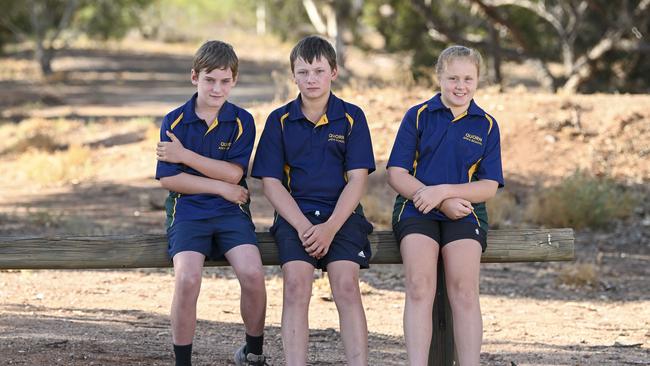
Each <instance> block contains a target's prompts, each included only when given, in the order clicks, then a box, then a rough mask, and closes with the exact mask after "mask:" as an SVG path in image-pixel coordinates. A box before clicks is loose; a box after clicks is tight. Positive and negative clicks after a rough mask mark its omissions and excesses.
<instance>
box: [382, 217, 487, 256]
mask: <svg viewBox="0 0 650 366" xmlns="http://www.w3.org/2000/svg"><path fill="white" fill-rule="evenodd" d="M393 232H394V233H395V238H396V239H397V242H398V243H400V244H401V243H402V239H404V237H405V236H407V235H408V234H422V235H425V236H428V237H430V238H431V239H433V240H435V241H436V243H438V245H440V249H442V247H444V246H445V245H447V244H449V243H451V242H452V241H456V240H461V239H473V240H476V241H477V242H478V243H479V244H480V245H481V250H482V251H483V252H485V249H487V231H485V230H483V229H482V228H480V227H478V226H477V225H476V224H472V223H470V222H463V221H434V220H431V219H427V218H423V217H409V218H408V219H404V220H402V221H400V222H398V223H397V225H396V226H395V227H394V228H393Z"/></svg>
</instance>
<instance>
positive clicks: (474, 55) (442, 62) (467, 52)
mask: <svg viewBox="0 0 650 366" xmlns="http://www.w3.org/2000/svg"><path fill="white" fill-rule="evenodd" d="M459 58H466V59H469V60H470V61H471V62H472V63H474V65H476V71H478V75H479V76H480V75H481V64H482V63H483V58H482V57H481V53H480V52H478V51H477V50H475V49H473V48H469V47H465V46H459V45H454V46H449V47H447V48H445V49H444V50H443V51H442V52H441V53H440V56H438V62H436V74H437V75H438V77H440V74H442V72H443V71H445V69H446V68H447V65H448V64H449V63H450V62H451V61H452V60H455V59H459Z"/></svg>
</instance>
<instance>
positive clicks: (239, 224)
mask: <svg viewBox="0 0 650 366" xmlns="http://www.w3.org/2000/svg"><path fill="white" fill-rule="evenodd" d="M167 240H168V242H169V247H168V253H169V256H170V257H171V258H173V257H174V255H176V254H177V253H180V252H184V251H193V252H199V253H201V254H203V255H204V256H206V257H207V258H208V259H212V260H217V259H222V258H223V255H224V254H225V253H226V252H227V251H229V250H230V249H232V248H234V247H236V246H238V245H242V244H254V245H257V236H256V235H255V226H254V225H253V222H252V221H251V219H250V217H249V216H248V215H246V214H245V213H243V212H241V213H236V214H231V215H223V216H219V217H214V218H209V219H202V220H188V221H177V222H175V223H174V224H173V225H172V226H171V227H169V228H168V229H167Z"/></svg>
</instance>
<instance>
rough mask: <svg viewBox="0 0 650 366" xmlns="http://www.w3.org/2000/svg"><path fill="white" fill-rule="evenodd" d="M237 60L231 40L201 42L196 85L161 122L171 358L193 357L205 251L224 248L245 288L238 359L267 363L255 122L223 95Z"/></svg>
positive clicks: (219, 252)
mask: <svg viewBox="0 0 650 366" xmlns="http://www.w3.org/2000/svg"><path fill="white" fill-rule="evenodd" d="M238 64H239V61H238V59H237V55H236V54H235V51H234V50H233V48H232V46H230V45H229V44H227V43H224V42H220V41H209V42H206V43H204V44H203V45H202V46H201V48H199V50H198V51H197V53H196V55H195V56H194V61H193V65H192V71H191V80H192V84H194V85H196V87H197V88H196V89H197V93H196V94H194V96H192V98H190V100H188V101H187V102H186V103H185V104H184V105H182V106H180V107H179V108H177V109H175V110H173V111H171V112H170V113H169V114H167V115H166V116H165V118H164V119H163V123H162V126H161V129H160V140H161V142H159V143H158V148H157V157H158V166H157V168H156V179H159V180H160V183H161V185H162V186H163V187H165V188H166V189H168V190H169V191H170V192H169V196H168V198H167V202H166V207H167V225H166V226H167V237H168V240H169V255H170V256H171V257H172V260H173V263H174V273H175V279H176V285H175V289H174V299H173V301H172V309H171V325H172V340H173V343H174V353H175V356H176V366H186V365H191V355H192V338H193V337H194V331H195V328H196V304H197V300H198V296H199V291H200V289H201V275H202V271H203V263H204V261H205V258H206V257H207V258H218V257H221V256H225V258H226V259H227V260H228V262H229V263H230V265H231V266H232V268H233V269H234V271H235V274H236V275H237V278H238V279H239V284H240V286H241V292H242V293H241V316H242V319H243V321H244V326H245V328H246V343H245V344H244V345H243V346H242V347H241V348H239V349H238V350H237V351H236V352H235V364H236V365H265V364H266V362H265V357H264V355H263V354H262V345H263V331H264V318H265V312H266V290H265V287H264V271H263V268H262V261H261V258H260V253H259V250H258V248H257V240H256V236H255V227H254V226H253V222H252V221H251V217H250V212H249V211H248V204H249V198H248V190H247V189H246V182H245V180H244V178H245V177H246V171H247V167H248V162H249V159H250V155H251V152H252V150H253V142H254V140H255V124H254V122H253V117H252V116H251V114H250V113H248V112H247V111H245V110H244V109H242V108H240V107H238V106H236V105H234V104H231V103H229V102H228V101H227V99H228V95H229V94H230V91H231V89H232V88H233V87H234V86H235V84H236V82H237V69H238Z"/></svg>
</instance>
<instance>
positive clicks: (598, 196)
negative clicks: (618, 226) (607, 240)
mask: <svg viewBox="0 0 650 366" xmlns="http://www.w3.org/2000/svg"><path fill="white" fill-rule="evenodd" d="M633 208H634V207H633V199H632V194H630V193H629V192H627V191H626V190H625V189H624V188H623V187H621V186H620V185H619V184H617V183H616V182H614V181H613V180H612V179H610V178H600V177H594V176H591V175H589V174H587V173H585V172H582V171H576V172H575V173H574V174H573V175H571V176H569V177H568V178H566V179H565V180H564V181H563V182H561V183H560V184H558V185H556V186H553V187H550V188H546V189H543V190H541V191H539V192H537V193H536V194H534V195H533V197H532V199H531V200H530V202H529V205H528V208H527V216H528V219H529V220H531V221H533V222H535V223H537V224H541V225H544V226H548V227H572V228H574V229H582V228H586V227H589V228H594V229H597V228H603V227H605V226H607V225H608V224H610V223H611V222H612V221H613V220H616V219H624V218H626V217H628V216H629V215H630V214H631V213H632V210H633Z"/></svg>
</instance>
